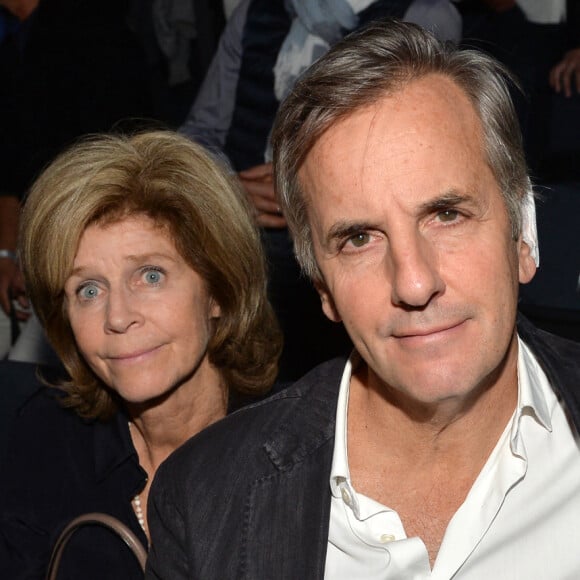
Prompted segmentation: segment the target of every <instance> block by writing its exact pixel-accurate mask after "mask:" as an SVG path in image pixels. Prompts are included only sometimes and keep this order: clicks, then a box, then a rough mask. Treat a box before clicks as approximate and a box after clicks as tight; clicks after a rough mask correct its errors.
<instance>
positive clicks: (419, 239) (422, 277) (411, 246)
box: [389, 232, 445, 308]
mask: <svg viewBox="0 0 580 580" xmlns="http://www.w3.org/2000/svg"><path fill="white" fill-rule="evenodd" d="M389 259H390V262H391V276H392V290H391V299H392V301H393V304H396V305H397V306H403V307H407V308H422V307H424V306H426V305H427V304H429V302H430V301H431V300H432V299H433V297H435V296H436V295H438V294H441V293H442V292H443V291H444V289H445V284H444V282H443V280H442V278H441V276H440V272H439V259H438V256H437V252H436V251H435V248H434V247H433V245H432V242H430V241H429V240H428V239H426V238H425V237H424V236H422V235H421V233H420V232H414V233H413V234H411V235H408V236H406V237H405V238H403V239H395V240H393V241H392V243H391V244H390V252H389Z"/></svg>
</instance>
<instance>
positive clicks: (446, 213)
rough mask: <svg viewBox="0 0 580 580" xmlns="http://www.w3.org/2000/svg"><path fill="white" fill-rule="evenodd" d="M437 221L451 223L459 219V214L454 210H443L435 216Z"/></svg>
mask: <svg viewBox="0 0 580 580" xmlns="http://www.w3.org/2000/svg"><path fill="white" fill-rule="evenodd" d="M437 217H438V218H439V221H442V222H453V221H455V220H456V219H457V218H458V217H459V212H458V211H457V210H456V209H445V210H443V211H440V212H439V213H438V214H437Z"/></svg>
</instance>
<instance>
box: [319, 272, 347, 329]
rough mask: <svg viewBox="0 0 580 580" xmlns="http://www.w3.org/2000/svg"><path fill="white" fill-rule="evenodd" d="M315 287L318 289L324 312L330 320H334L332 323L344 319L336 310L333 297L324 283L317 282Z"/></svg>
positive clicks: (321, 281)
mask: <svg viewBox="0 0 580 580" xmlns="http://www.w3.org/2000/svg"><path fill="white" fill-rule="evenodd" d="M314 287H315V288H316V291H317V292H318V295H319V296H320V300H321V302H322V312H324V314H325V315H326V317H327V318H328V319H329V320H332V322H340V321H341V320H342V318H341V317H340V314H339V313H338V311H337V309H336V305H335V304H334V300H333V298H332V295H331V294H330V292H329V291H328V288H327V287H326V284H325V283H324V281H323V280H319V279H318V280H315V281H314Z"/></svg>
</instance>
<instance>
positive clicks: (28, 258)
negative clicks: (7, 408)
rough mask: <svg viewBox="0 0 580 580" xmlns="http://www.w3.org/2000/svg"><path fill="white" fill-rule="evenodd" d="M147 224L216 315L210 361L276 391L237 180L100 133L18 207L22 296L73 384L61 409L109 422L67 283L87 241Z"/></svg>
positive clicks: (201, 161) (166, 146) (158, 139)
mask: <svg viewBox="0 0 580 580" xmlns="http://www.w3.org/2000/svg"><path fill="white" fill-rule="evenodd" d="M140 215H144V216H147V217H149V218H151V219H152V220H153V221H154V222H155V223H157V224H159V226H160V227H163V228H166V231H167V232H168V233H169V235H170V236H171V238H172V240H173V242H174V243H175V247H176V249H177V251H178V252H179V253H180V255H181V256H182V257H183V258H184V260H185V261H186V262H187V263H188V264H189V265H190V266H191V267H192V268H193V269H194V270H195V271H196V272H197V273H198V274H199V275H200V276H201V277H202V278H203V280H204V281H205V283H206V285H207V288H208V291H209V293H210V295H211V296H212V297H213V299H214V300H216V302H217V303H218V304H219V306H220V308H221V316H220V317H219V318H218V319H217V320H216V321H215V326H214V328H213V334H212V337H211V339H210V343H209V346H208V356H209V360H210V362H211V363H212V364H213V365H214V366H215V367H216V368H218V369H219V370H220V371H221V373H222V376H223V378H224V380H225V382H226V384H227V385H228V386H229V387H230V388H231V389H235V390H236V391H239V392H241V393H246V394H258V393H263V392H264V391H266V390H267V389H268V388H269V387H270V386H271V384H272V383H273V381H274V379H275V376H276V373H277V364H278V357H279V354H280V351H281V346H282V339H281V334H280V331H279V328H278V324H277V322H276V319H275V316H274V314H273V311H272V308H271V306H270V304H269V302H268V300H267V297H266V267H265V261H264V257H263V252H262V248H261V243H260V238H259V234H258V231H257V228H256V226H255V225H254V222H253V220H252V218H251V214H250V210H249V205H248V203H247V201H246V199H245V196H244V195H243V194H242V193H241V189H240V188H239V186H238V184H237V180H236V178H235V177H233V176H231V175H229V174H228V172H227V171H226V170H225V168H223V167H220V166H219V165H217V163H216V161H215V160H213V159H212V158H210V156H209V155H208V154H207V152H205V150H204V149H203V148H202V147H200V146H198V145H196V144H194V143H192V142H191V141H189V140H188V139H186V138H184V137H181V136H179V135H177V134H175V133H172V132H166V131H155V132H148V133H142V134H138V135H135V136H132V137H126V136H110V135H109V136H106V135H105V136H97V137H93V138H90V139H88V140H86V141H84V142H81V143H79V144H77V145H76V146H73V147H72V148H70V149H69V150H68V151H66V152H64V153H63V154H61V155H60V156H59V157H57V159H56V160H55V161H54V162H53V163H52V164H51V165H50V166H49V167H48V168H47V169H46V170H45V171H44V172H43V173H42V175H41V176H40V177H39V178H38V179H37V181H36V182H35V183H34V185H33V186H32V188H31V191H30V193H29V196H28V199H27V201H26V204H25V206H24V209H23V214H22V220H21V229H20V249H19V251H20V260H21V264H22V269H23V272H24V277H25V281H26V287H27V290H28V294H29V296H30V299H31V302H32V304H33V306H34V309H35V311H36V313H37V315H38V317H39V319H40V322H41V324H42V326H43V327H44V329H45V331H46V334H47V337H48V339H49V341H50V343H51V344H52V346H53V348H54V349H55V350H56V352H57V354H58V355H59V357H60V359H61V360H62V362H63V364H64V366H65V368H66V370H67V372H68V374H69V376H70V380H67V381H65V382H63V383H62V384H59V385H58V386H59V387H61V388H62V389H64V390H65V391H66V393H67V396H66V397H65V401H64V404H65V405H67V406H69V407H72V408H74V409H75V410H76V412H77V413H78V414H79V415H81V416H82V417H86V418H99V419H106V418H107V417H109V416H110V415H111V414H112V413H113V412H114V411H115V409H116V408H117V406H118V403H119V400H118V399H117V398H116V395H115V394H114V393H113V392H112V391H111V390H110V389H109V388H108V387H107V385H105V384H104V383H103V382H102V381H100V379H99V378H98V377H97V376H96V375H95V374H94V373H93V372H92V370H91V369H90V368H89V366H88V365H87V364H86V362H85V360H84V359H83V357H82V355H81V354H80V352H79V350H78V348H77V345H76V342H75V337H74V335H73V332H72V329H71V326H70V324H69V321H68V318H67V312H66V301H65V294H64V285H65V282H66V280H67V278H68V277H69V276H70V274H71V271H72V267H73V261H74V258H75V254H76V251H77V248H78V245H79V241H80V238H81V236H82V234H83V232H84V231H85V230H86V228H87V227H88V226H89V225H92V224H99V225H107V224H110V223H115V222H119V221H122V220H124V219H127V218H128V217H132V216H140Z"/></svg>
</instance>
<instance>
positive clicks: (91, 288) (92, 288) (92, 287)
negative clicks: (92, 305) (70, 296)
mask: <svg viewBox="0 0 580 580" xmlns="http://www.w3.org/2000/svg"><path fill="white" fill-rule="evenodd" d="M77 294H78V296H79V297H80V298H81V299H82V300H93V299H94V298H96V297H97V296H98V295H99V288H98V287H97V285H96V284H93V283H87V284H83V285H82V286H81V287H80V288H79V289H78V290H77Z"/></svg>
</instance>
